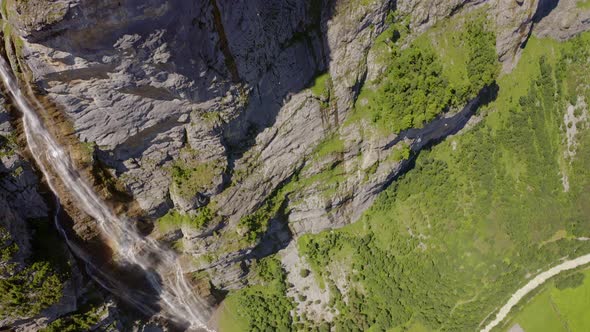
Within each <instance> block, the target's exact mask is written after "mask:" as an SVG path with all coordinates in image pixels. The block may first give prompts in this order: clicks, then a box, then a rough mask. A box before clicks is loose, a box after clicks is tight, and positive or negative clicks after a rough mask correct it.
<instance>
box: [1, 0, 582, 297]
mask: <svg viewBox="0 0 590 332" xmlns="http://www.w3.org/2000/svg"><path fill="white" fill-rule="evenodd" d="M572 3H573V2H572ZM481 6H488V7H487V8H488V9H489V10H488V14H489V16H490V17H491V18H492V21H494V23H495V27H494V29H495V31H496V36H497V40H496V49H497V54H498V58H499V59H500V60H501V61H502V62H503V66H504V70H505V71H509V70H511V68H512V67H513V65H514V63H515V61H517V60H518V56H519V51H520V47H521V46H522V45H523V43H525V42H526V40H527V38H528V37H529V36H530V34H531V32H532V31H533V28H534V27H535V26H538V30H536V31H537V33H538V34H539V35H544V36H545V35H549V36H552V37H555V38H559V39H566V38H569V37H571V36H572V35H573V34H575V33H578V32H580V31H583V30H585V29H587V28H588V24H590V23H589V22H590V20H589V18H588V17H590V16H589V15H590V14H589V13H590V11H588V10H581V9H577V10H576V9H574V8H575V4H570V2H565V1H563V2H560V3H559V4H557V6H556V3H553V2H551V1H543V0H539V1H537V0H532V1H527V0H525V1H516V0H491V1H485V0H420V1H409V0H408V1H405V0H401V1H397V2H396V1H389V0H372V1H354V0H338V1H336V0H325V1H322V0H317V1H296V0H293V1H287V0H283V1H280V0H276V1H264V0H254V1H245V0H244V1H234V0H197V1H190V2H188V1H182V0H148V1H145V0H141V1H140V0H116V1H115V0H112V1H111V0H106V1H99V2H97V1H90V0H60V1H50V0H42V1H20V0H14V1H7V4H6V9H5V13H4V15H5V17H6V18H7V20H8V22H9V23H10V25H11V26H12V29H10V30H8V29H5V31H4V34H5V37H6V38H11V39H12V40H13V41H14V42H13V44H14V49H13V50H12V51H11V50H7V54H8V55H9V56H11V55H12V60H13V64H15V63H17V62H18V61H21V62H20V64H21V67H22V70H23V71H24V72H25V73H27V75H30V79H31V81H32V82H33V83H34V85H35V86H36V87H37V88H38V89H39V91H40V93H41V94H44V95H46V97H47V98H48V99H49V100H51V101H52V102H54V103H55V104H56V105H57V106H58V109H59V110H60V111H61V112H62V113H63V115H64V116H63V117H61V118H59V119H60V120H58V121H60V122H65V123H66V124H67V125H68V126H71V127H72V128H73V133H75V136H76V138H77V139H78V140H79V141H80V142H83V143H84V144H85V146H88V147H90V148H91V149H92V154H93V156H94V158H95V162H96V163H100V164H101V165H102V166H104V167H105V168H106V169H107V170H108V171H109V172H110V174H112V175H113V176H114V177H115V178H116V179H117V181H120V182H121V183H122V184H124V186H125V189H126V190H127V192H128V193H129V194H130V195H131V196H132V197H133V198H134V199H135V201H136V202H137V203H138V205H139V207H140V209H141V210H142V213H141V214H142V215H143V216H144V217H145V218H146V219H149V220H156V219H157V218H160V217H162V216H164V215H165V214H167V213H169V212H170V211H172V210H174V211H177V213H179V214H188V215H191V214H195V213H197V212H198V211H202V209H203V208H204V207H207V208H208V209H209V210H211V211H212V214H213V217H211V218H210V219H211V220H208V223H207V225H206V227H204V228H202V229H193V228H190V227H187V226H186V225H177V226H176V227H173V229H172V230H170V229H168V230H167V231H161V232H154V233H153V236H161V237H163V239H164V240H166V241H170V242H174V241H176V242H178V241H180V243H182V249H180V251H181V252H182V254H184V255H186V256H187V257H191V256H192V258H194V259H192V260H190V261H191V263H187V269H188V270H190V271H202V270H205V271H208V273H209V277H208V278H210V279H212V281H213V284H214V285H215V286H216V287H218V288H224V289H231V288H239V287H242V286H243V284H244V283H245V278H244V276H245V275H246V272H247V269H246V268H244V267H245V266H246V265H247V264H244V262H246V263H247V262H248V260H249V259H251V258H253V257H259V256H264V255H268V254H270V253H273V252H276V251H277V250H280V249H282V248H284V247H286V246H287V245H288V244H289V243H290V242H291V240H292V238H293V237H297V236H299V235H302V234H305V233H309V232H319V231H321V230H325V229H330V228H335V227H339V226H343V225H345V224H348V223H350V222H354V221H355V220H356V219H357V218H358V216H359V215H360V214H361V213H362V211H363V210H364V209H365V208H367V207H368V206H370V204H371V203H372V201H373V199H374V198H375V196H376V195H377V194H378V193H379V192H380V191H381V190H382V189H383V187H384V186H386V185H387V184H388V183H389V182H391V181H392V179H394V178H395V176H396V175H397V174H399V172H400V171H401V170H403V169H404V167H405V166H406V165H407V163H408V161H407V160H406V161H404V160H393V159H391V158H389V157H390V155H391V154H392V153H393V152H394V151H395V150H399V149H403V148H404V147H409V149H411V150H412V151H419V150H420V149H421V148H422V147H424V146H425V145H426V144H428V143H429V142H431V141H433V140H438V139H442V138H444V137H445V136H446V135H448V134H451V133H454V132H456V131H457V130H459V129H460V128H462V126H463V125H465V123H466V122H467V121H468V120H469V118H470V116H471V115H472V113H471V112H472V110H473V107H474V104H475V103H477V102H478V99H476V100H474V101H472V103H470V104H469V105H466V107H465V108H464V109H463V110H459V109H457V110H452V111H451V112H450V113H449V114H448V115H447V116H445V117H441V118H439V119H437V120H435V121H434V122H433V123H431V124H429V125H427V126H425V127H424V128H422V129H410V130H408V131H404V132H402V133H400V134H398V135H389V136H387V137H383V136H380V135H363V134H362V132H363V131H364V130H367V128H365V127H364V125H363V124H362V123H358V124H353V125H352V126H350V125H349V126H343V125H342V124H343V123H344V122H345V121H346V120H347V119H348V118H349V115H350V112H351V109H352V107H353V105H354V103H355V101H356V99H357V97H358V93H359V91H360V88H361V86H363V84H364V83H365V81H366V80H367V79H370V78H371V77H374V76H375V75H377V74H376V73H377V72H379V70H381V68H380V66H381V65H380V63H379V61H378V60H377V59H376V57H375V56H374V54H372V53H371V51H370V50H371V47H372V46H373V44H374V42H375V39H376V38H377V36H379V35H380V33H381V32H383V31H384V30H385V29H386V28H387V26H388V25H389V24H390V23H391V22H389V21H388V20H387V17H388V15H389V14H390V13H391V12H392V11H394V10H397V12H398V13H399V15H401V16H403V17H406V18H407V26H408V28H409V30H410V32H411V33H412V34H415V35H417V34H419V33H420V32H423V31H425V30H427V29H428V28H429V27H431V26H433V25H434V24H435V23H436V22H438V21H440V20H442V19H444V18H446V17H449V16H453V15H458V14H459V13H462V12H468V11H470V10H475V9H477V8H480V7H481ZM552 10H553V11H552ZM558 13H567V15H561V14H558ZM556 22H557V23H556ZM554 24H559V29H552V28H551V27H553V26H554ZM324 73H326V74H324ZM321 74H324V75H321ZM322 82H323V83H322ZM311 85H313V86H314V87H321V89H320V90H319V91H314V89H311V90H310V89H306V88H307V87H309V86H311ZM478 98H479V97H478ZM51 125H52V124H49V126H51ZM334 135H338V136H339V137H340V140H342V146H341V147H340V148H339V149H338V151H337V153H330V154H328V155H327V156H324V157H323V158H320V159H318V158H314V157H313V156H314V155H315V154H317V151H318V149H319V147H318V146H320V147H321V143H323V142H326V141H329V140H330V139H331V137H333V136H334ZM6 160H7V162H8V163H9V165H8V166H5V168H7V169H13V168H14V167H12V166H11V165H13V164H14V163H17V161H16V160H13V159H6ZM14 165H16V164H14ZM334 169H337V174H333V173H331V175H330V176H332V177H333V179H336V180H335V181H331V182H330V181H324V180H322V181H320V180H317V181H308V183H304V181H300V180H301V179H317V178H322V177H323V176H324V175H325V174H326V170H331V171H332V170H334ZM26 172H27V171H26V170H25V173H26ZM295 180H298V181H295ZM3 181H4V180H3ZM10 181H12V182H10V183H11V185H12V184H13V182H14V181H13V180H10ZM19 181H20V180H19ZM3 183H4V182H3ZM292 183H297V184H296V185H293V184H292ZM302 183H303V184H302ZM290 184H291V187H289V185H290ZM33 186H34V180H31V181H29V182H22V183H21V187H18V186H17V187H14V186H12V187H11V186H8V187H7V188H8V189H7V188H4V191H6V192H10V193H15V192H16V193H18V194H17V195H20V196H22V197H25V196H26V197H27V200H25V199H18V198H17V199H12V200H11V201H7V200H5V202H4V203H3V202H1V201H0V204H4V208H0V211H6V212H4V213H5V214H6V215H7V216H10V218H5V219H7V220H8V219H11V220H14V221H15V222H14V223H12V226H11V225H8V226H7V225H5V227H7V228H8V229H10V227H12V228H14V227H17V226H14V225H19V224H20V222H19V220H21V219H19V218H29V217H31V216H22V215H20V214H19V213H20V212H18V211H19V208H18V206H16V207H15V206H13V205H14V204H15V203H14V202H19V203H18V204H20V205H22V206H26V207H27V208H28V211H46V208H44V204H43V202H42V200H41V199H40V198H39V197H38V195H36V194H31V195H29V194H26V195H24V196H23V193H33V192H34V191H33V190H32V189H30V188H31V187H33ZM5 187H6V186H5ZM13 187H14V188H21V189H14V190H13V189H12V188H13ZM64 195H65V196H67V193H64ZM11 202H13V203H11ZM11 204H12V205H11ZM21 210H22V209H21ZM15 211H17V212H15ZM39 213H46V212H39ZM253 216H254V217H253ZM245 218H246V219H245ZM248 218H250V219H248ZM253 218H258V219H261V220H262V221H260V222H261V223H262V224H264V227H262V230H261V231H260V232H259V233H256V234H254V235H255V236H254V239H253V240H252V241H244V240H243V239H244V238H245V237H247V236H248V234H249V233H252V229H250V228H249V226H248V223H247V222H244V220H254V219H253ZM75 222H77V223H78V224H80V223H82V224H83V223H89V221H87V220H86V221H84V220H75ZM83 228H84V227H82V226H80V225H77V226H76V227H75V229H76V230H78V231H79V232H82V231H81V230H80V229H83ZM178 230H180V231H178ZM82 237H84V236H82ZM20 238H22V239H23V240H19V241H24V242H23V244H22V248H23V250H25V249H26V248H27V245H26V236H20ZM19 246H21V244H19ZM23 252H26V250H25V251H23ZM203 257H206V259H202V258H203ZM187 261H189V260H188V259H187Z"/></svg>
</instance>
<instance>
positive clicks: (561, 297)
mask: <svg viewBox="0 0 590 332" xmlns="http://www.w3.org/2000/svg"><path fill="white" fill-rule="evenodd" d="M576 275H581V276H582V277H583V279H581V283H580V284H573V285H567V286H568V287H561V289H560V287H559V282H560V277H558V278H557V279H556V280H552V281H550V282H548V283H547V285H545V286H544V287H543V290H542V291H541V292H540V293H539V294H537V295H536V296H534V297H533V298H532V299H531V300H530V301H529V302H527V303H526V304H524V305H523V306H522V308H521V309H520V310H517V311H516V312H515V313H513V316H514V318H513V319H511V320H510V321H508V322H507V323H505V324H504V327H503V330H505V331H508V330H509V329H510V328H511V327H512V326H514V325H515V324H518V325H519V326H520V327H521V328H522V329H523V330H524V331H525V332H533V331H534V332H561V331H563V332H567V331H590V315H588V308H590V270H586V271H583V272H575V273H574V274H572V273H569V277H570V278H571V276H576ZM565 278H567V276H563V277H561V279H565ZM497 330H500V329H497Z"/></svg>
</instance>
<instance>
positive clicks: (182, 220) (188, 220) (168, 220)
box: [156, 206, 215, 233]
mask: <svg viewBox="0 0 590 332" xmlns="http://www.w3.org/2000/svg"><path fill="white" fill-rule="evenodd" d="M214 216H215V214H214V212H213V210H212V209H211V208H210V207H209V206H205V207H202V208H200V209H198V210H197V211H196V214H194V215H190V214H182V213H180V212H178V211H175V210H171V211H169V212H168V213H167V214H166V215H165V216H163V217H162V218H160V219H158V221H157V223H156V225H157V226H158V229H159V230H160V231H161V232H162V233H167V232H169V231H171V230H174V229H178V228H180V227H191V228H194V229H200V228H203V227H206V226H207V225H208V224H209V222H210V221H211V220H213V218H214Z"/></svg>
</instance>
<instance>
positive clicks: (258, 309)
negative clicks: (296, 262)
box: [219, 257, 294, 332]
mask: <svg viewBox="0 0 590 332" xmlns="http://www.w3.org/2000/svg"><path fill="white" fill-rule="evenodd" d="M253 270H254V271H255V274H256V276H257V280H258V282H259V284H257V285H254V286H250V287H248V288H245V289H242V290H239V291H237V292H235V293H231V294H230V295H229V296H228V297H227V299H226V300H225V302H224V305H225V310H223V312H222V317H220V320H219V321H220V331H222V332H231V331H291V329H292V326H293V320H292V318H291V314H290V312H291V310H292V309H293V308H294V305H293V302H292V301H291V300H290V299H289V298H288V297H287V296H286V295H285V292H286V290H287V287H286V284H285V279H286V277H285V272H284V271H283V269H282V267H281V263H280V261H279V260H278V259H276V258H275V257H267V258H264V259H262V260H260V261H258V262H257V263H256V264H255V265H254V267H253Z"/></svg>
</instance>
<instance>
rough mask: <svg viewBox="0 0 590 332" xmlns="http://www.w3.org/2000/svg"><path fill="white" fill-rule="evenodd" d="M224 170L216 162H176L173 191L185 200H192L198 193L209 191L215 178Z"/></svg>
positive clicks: (173, 172)
mask: <svg viewBox="0 0 590 332" xmlns="http://www.w3.org/2000/svg"><path fill="white" fill-rule="evenodd" d="M222 171H223V170H222V168H221V167H220V165H219V164H218V163H217V162H215V161H208V162H202V163H200V162H193V161H190V162H183V161H179V162H176V163H175V164H174V165H173V166H172V170H171V173H172V180H173V184H172V186H173V188H172V189H173V190H174V192H175V193H176V194H178V195H179V196H181V197H185V198H192V197H194V196H195V195H196V194H197V193H199V192H202V191H203V190H207V189H209V186H210V185H211V183H212V182H213V180H214V178H215V177H217V176H220V175H221V173H222Z"/></svg>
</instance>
